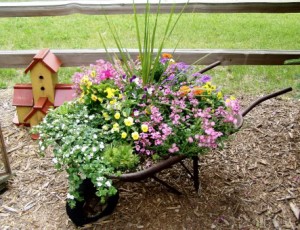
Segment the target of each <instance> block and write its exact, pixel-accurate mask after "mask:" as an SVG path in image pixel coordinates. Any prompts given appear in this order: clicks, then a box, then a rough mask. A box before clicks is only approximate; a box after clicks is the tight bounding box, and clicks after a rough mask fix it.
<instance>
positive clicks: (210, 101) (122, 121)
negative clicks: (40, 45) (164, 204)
mask: <svg viewBox="0 0 300 230" xmlns="http://www.w3.org/2000/svg"><path fill="white" fill-rule="evenodd" d="M159 67H160V68H158V70H159V71H160V72H156V73H155V75H154V76H157V79H155V80H154V81H153V83H149V84H143V81H142V79H141V77H140V74H139V70H140V62H139V61H137V62H135V63H134V66H132V69H133V70H134V71H135V73H134V75H132V76H127V75H126V74H125V72H124V71H123V70H122V68H120V65H113V64H112V63H109V62H106V61H103V60H99V61H97V63H96V64H95V65H91V66H90V67H88V68H85V69H84V70H83V71H82V72H80V73H76V74H75V75H74V87H75V88H76V91H77V94H78V99H77V100H76V101H73V102H70V103H65V104H64V105H62V106H61V107H59V108H57V109H55V110H51V111H50V112H49V113H48V114H47V116H46V117H45V119H44V120H43V122H42V123H41V124H40V125H39V126H37V127H36V128H35V132H38V133H39V134H40V142H39V144H40V149H41V150H45V149H46V148H47V147H49V146H51V147H52V149H53V153H54V158H53V162H54V163H55V166H56V167H57V168H58V169H65V170H66V171H67V172H68V175H69V193H68V196H67V198H68V201H69V204H70V205H71V206H75V204H76V201H81V200H82V199H83V198H82V196H81V195H82V194H80V193H79V191H78V188H79V186H80V184H81V183H82V181H83V180H84V179H86V178H89V179H90V180H91V181H92V183H93V184H94V186H95V188H97V196H99V197H101V201H102V202H103V203H104V202H105V201H106V199H107V197H109V196H112V195H114V194H116V192H117V189H116V188H115V187H114V185H113V182H112V180H110V179H108V177H107V176H108V175H110V174H121V173H124V172H126V171H128V170H134V169H135V168H137V167H150V166H151V164H153V162H155V161H158V160H161V159H166V158H168V157H171V156H174V155H178V154H184V155H186V156H188V157H192V156H195V155H199V154H204V153H206V152H207V151H209V150H210V149H214V148H217V147H220V146H222V143H223V140H224V139H226V138H227V137H228V135H229V134H231V133H232V132H233V130H234V129H235V124H236V122H237V120H236V115H237V114H238V113H239V104H238V101H237V100H236V99H235V98H233V97H224V96H223V94H222V92H221V91H220V90H219V89H218V88H217V87H216V86H215V85H213V84H212V82H211V77H210V76H208V75H203V74H199V73H197V72H195V73H194V71H195V69H194V68H193V67H192V66H189V65H186V64H184V63H182V62H179V63H175V62H174V61H173V59H172V58H171V55H168V54H163V55H162V58H161V59H160V65H159Z"/></svg>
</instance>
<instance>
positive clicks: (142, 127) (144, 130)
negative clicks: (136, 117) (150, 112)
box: [141, 124, 149, 133]
mask: <svg viewBox="0 0 300 230" xmlns="http://www.w3.org/2000/svg"><path fill="white" fill-rule="evenodd" d="M141 129H142V131H143V132H144V133H146V132H148V129H149V127H148V125H145V124H143V125H141Z"/></svg>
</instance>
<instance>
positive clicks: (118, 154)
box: [103, 144, 140, 171]
mask: <svg viewBox="0 0 300 230" xmlns="http://www.w3.org/2000/svg"><path fill="white" fill-rule="evenodd" d="M103 160H104V161H106V162H108V163H109V164H110V165H111V166H112V167H113V168H115V169H118V170H123V171H124V170H126V169H132V168H134V167H136V165H137V164H138V163H139V160H140V159H139V157H138V156H137V155H136V154H133V150H132V146H131V145H128V144H127V145H118V146H109V147H107V148H106V149H105V151H104V153H103Z"/></svg>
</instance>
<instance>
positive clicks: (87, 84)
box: [86, 81, 92, 89]
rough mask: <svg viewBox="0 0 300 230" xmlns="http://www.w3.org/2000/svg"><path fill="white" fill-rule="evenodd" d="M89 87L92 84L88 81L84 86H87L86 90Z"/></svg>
mask: <svg viewBox="0 0 300 230" xmlns="http://www.w3.org/2000/svg"><path fill="white" fill-rule="evenodd" d="M91 85H92V82H90V81H88V82H87V83H86V86H87V88H88V89H89V88H90V87H91Z"/></svg>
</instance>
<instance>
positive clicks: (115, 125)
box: [111, 123, 120, 132]
mask: <svg viewBox="0 0 300 230" xmlns="http://www.w3.org/2000/svg"><path fill="white" fill-rule="evenodd" d="M119 131H120V129H119V124H118V123H114V124H113V128H112V129H111V132H119Z"/></svg>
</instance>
